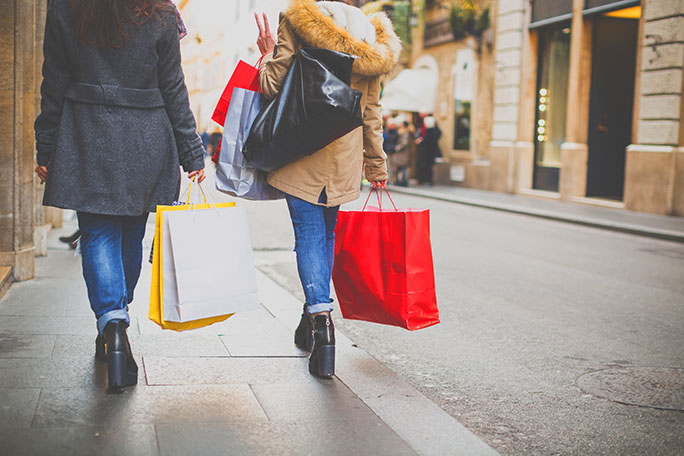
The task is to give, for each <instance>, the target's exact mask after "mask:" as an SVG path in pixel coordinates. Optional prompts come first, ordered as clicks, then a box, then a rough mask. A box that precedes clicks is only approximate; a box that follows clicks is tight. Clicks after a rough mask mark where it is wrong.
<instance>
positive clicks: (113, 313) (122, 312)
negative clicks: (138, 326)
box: [97, 309, 131, 334]
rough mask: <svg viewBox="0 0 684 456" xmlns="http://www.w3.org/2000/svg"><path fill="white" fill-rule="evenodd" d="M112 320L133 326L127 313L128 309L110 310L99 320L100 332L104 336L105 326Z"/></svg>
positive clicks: (98, 327) (98, 328)
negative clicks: (122, 321)
mask: <svg viewBox="0 0 684 456" xmlns="http://www.w3.org/2000/svg"><path fill="white" fill-rule="evenodd" d="M112 320H124V321H125V322H126V323H127V324H131V318H130V317H129V316H128V311H126V309H116V310H110V311H109V312H107V313H106V314H104V315H102V316H101V317H100V318H98V319H97V330H98V332H99V333H100V334H104V329H105V326H107V323H109V322H110V321H112Z"/></svg>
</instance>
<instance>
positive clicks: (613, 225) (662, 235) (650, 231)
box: [388, 185, 684, 243]
mask: <svg viewBox="0 0 684 456" xmlns="http://www.w3.org/2000/svg"><path fill="white" fill-rule="evenodd" d="M388 188H389V189H390V190H392V191H393V192H395V193H402V194H405V195H412V196H419V197H421V198H430V199H434V200H439V201H447V202H450V203H457V204H463V205H465V206H473V207H480V208H484V209H492V210H496V211H502V212H508V213H511V214H519V215H528V216H531V217H538V218H544V219H548V220H555V221H558V222H565V223H572V224H575V225H582V226H588V227H592V228H599V229H604V230H608V231H617V232H621V233H627V234H634V235H637V236H642V237H649V238H655V239H661V240H666V241H674V242H680V243H684V233H679V232H676V231H669V230H660V229H657V228H647V227H643V226H637V225H629V224H625V223H617V222H605V221H602V220H599V219H595V218H589V217H577V216H571V215H565V214H561V213H557V212H549V211H543V210H534V209H529V208H522V207H519V206H512V205H507V204H500V203H492V202H483V201H478V200H474V199H470V198H463V197H457V196H450V195H441V194H438V193H434V192H426V191H421V190H417V189H408V188H405V187H397V186H394V185H392V186H388Z"/></svg>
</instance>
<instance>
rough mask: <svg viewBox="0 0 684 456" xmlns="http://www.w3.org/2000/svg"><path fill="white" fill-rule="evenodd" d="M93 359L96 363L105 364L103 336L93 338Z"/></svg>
mask: <svg viewBox="0 0 684 456" xmlns="http://www.w3.org/2000/svg"><path fill="white" fill-rule="evenodd" d="M95 359H96V360H98V361H102V362H103V363H104V362H107V355H106V354H105V342H104V336H103V335H102V334H98V335H97V337H96V338H95Z"/></svg>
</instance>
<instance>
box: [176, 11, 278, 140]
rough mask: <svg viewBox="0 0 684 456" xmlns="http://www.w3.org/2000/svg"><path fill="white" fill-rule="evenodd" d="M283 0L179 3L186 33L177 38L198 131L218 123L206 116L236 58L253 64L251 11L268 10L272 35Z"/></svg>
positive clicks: (254, 32)
mask: <svg viewBox="0 0 684 456" xmlns="http://www.w3.org/2000/svg"><path fill="white" fill-rule="evenodd" d="M287 4H288V1H287V0H231V1H229V2H227V1H226V0H184V1H182V2H180V3H179V7H180V11H181V14H182V16H183V20H184V22H185V24H186V26H187V28H188V36H187V37H185V38H184V39H183V40H182V41H181V48H182V55H183V70H184V72H185V80H186V83H187V85H188V90H189V93H190V105H191V107H192V110H193V112H194V113H195V117H196V118H197V121H198V128H199V130H200V131H203V130H207V131H214V130H216V129H217V128H218V125H216V124H215V123H214V122H213V121H212V120H211V115H212V113H213V112H214V108H215V107H216V103H217V101H218V99H219V97H220V96H221V93H222V92H223V89H224V88H225V86H226V84H227V83H228V79H230V75H231V74H232V72H233V69H234V68H235V65H236V64H237V62H238V61H239V60H240V59H242V60H244V61H246V62H248V63H250V64H256V62H257V60H258V59H259V56H260V54H259V51H258V49H257V46H256V38H257V34H258V29H257V26H256V22H255V20H254V13H255V12H259V13H261V12H265V13H266V14H267V15H268V18H269V21H270V24H271V30H272V32H273V34H274V35H276V33H277V29H278V15H279V12H280V11H281V10H283V9H285V8H286V6H287Z"/></svg>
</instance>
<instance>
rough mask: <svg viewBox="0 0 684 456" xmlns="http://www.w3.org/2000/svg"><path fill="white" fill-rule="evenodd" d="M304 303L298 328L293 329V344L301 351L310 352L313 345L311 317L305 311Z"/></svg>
mask: <svg viewBox="0 0 684 456" xmlns="http://www.w3.org/2000/svg"><path fill="white" fill-rule="evenodd" d="M306 307H307V306H306V303H304V310H302V319H301V320H299V326H297V329H295V333H294V343H295V345H296V346H297V347H299V348H301V349H302V350H305V351H308V352H310V351H311V346H312V345H313V326H311V316H310V315H309V312H308V311H307V310H306Z"/></svg>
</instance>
